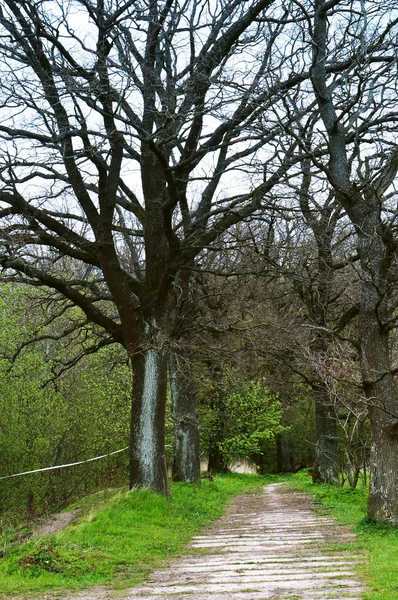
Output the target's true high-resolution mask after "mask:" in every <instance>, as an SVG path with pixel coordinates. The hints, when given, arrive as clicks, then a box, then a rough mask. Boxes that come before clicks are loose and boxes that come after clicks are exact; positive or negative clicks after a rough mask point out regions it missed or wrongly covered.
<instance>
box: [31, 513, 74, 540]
mask: <svg viewBox="0 0 398 600" xmlns="http://www.w3.org/2000/svg"><path fill="white" fill-rule="evenodd" d="M79 513H80V510H79V509H77V510H71V511H69V512H63V513H59V514H57V515H52V516H51V517H49V518H48V519H46V520H45V521H44V522H43V523H41V524H39V525H38V526H37V527H35V528H34V530H33V536H34V537H36V536H41V535H52V534H53V533H57V532H58V531H61V530H62V529H64V528H65V527H66V526H67V525H69V524H70V523H73V521H74V520H75V519H76V518H77V517H78V516H79Z"/></svg>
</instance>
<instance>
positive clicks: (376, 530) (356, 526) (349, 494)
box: [289, 473, 398, 600]
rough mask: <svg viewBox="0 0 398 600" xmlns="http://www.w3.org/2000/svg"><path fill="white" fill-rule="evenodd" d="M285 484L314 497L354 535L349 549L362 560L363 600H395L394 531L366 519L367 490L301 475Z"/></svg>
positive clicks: (397, 533) (397, 538)
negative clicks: (365, 587)
mask: <svg viewBox="0 0 398 600" xmlns="http://www.w3.org/2000/svg"><path fill="white" fill-rule="evenodd" d="M289 485H291V486H293V487H295V488H298V489H300V490H302V491H304V492H308V493H311V494H313V495H314V500H315V502H319V505H318V506H319V507H320V509H321V510H327V511H330V513H331V514H333V515H334V516H335V517H336V518H337V519H338V520H339V521H340V522H342V523H345V524H346V525H349V526H350V527H351V528H352V529H353V530H354V531H355V533H356V536H357V541H356V543H355V544H354V545H353V550H354V551H357V552H358V553H361V554H363V555H364V557H365V564H364V565H361V567H360V569H361V570H362V575H363V576H364V577H365V578H366V581H367V582H368V585H369V590H370V591H369V593H367V594H366V595H365V599H366V600H397V599H398V530H397V529H395V528H392V527H389V526H386V525H376V524H375V523H371V522H369V521H368V520H367V519H366V502H367V490H364V489H362V488H358V489H356V490H351V489H349V488H343V489H342V488H340V487H337V486H331V485H322V484H319V483H315V484H313V483H312V481H311V478H310V477H306V476H305V473H297V474H296V475H294V476H293V477H291V478H289Z"/></svg>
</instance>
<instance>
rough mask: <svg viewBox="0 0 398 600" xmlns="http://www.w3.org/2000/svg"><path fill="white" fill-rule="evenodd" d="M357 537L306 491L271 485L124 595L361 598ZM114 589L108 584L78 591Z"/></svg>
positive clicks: (128, 598) (177, 599) (194, 599)
mask: <svg viewBox="0 0 398 600" xmlns="http://www.w3.org/2000/svg"><path fill="white" fill-rule="evenodd" d="M353 539H354V536H353V534H351V533H350V532H349V531H348V530H347V529H346V528H345V527H343V526H341V525H339V524H338V523H336V521H334V520H333V519H331V518H330V517H328V516H323V515H319V514H316V513H315V512H314V510H313V508H312V504H311V501H310V500H309V499H308V498H306V497H305V496H303V495H301V494H299V493H296V492H293V491H291V490H289V489H288V488H286V487H284V486H283V484H272V485H267V486H266V487H265V488H264V492H263V493H262V494H261V495H258V494H255V495H248V494H245V495H243V496H240V497H239V498H237V499H236V501H235V503H234V505H233V508H232V509H231V510H230V511H229V512H228V513H227V514H226V515H224V516H223V517H222V518H221V519H219V520H218V521H216V522H215V523H214V524H213V527H212V528H211V529H210V530H209V531H208V532H207V533H204V534H203V535H199V536H196V537H194V538H193V539H192V542H191V544H190V546H189V547H188V549H187V552H188V553H187V554H186V555H185V556H184V557H182V558H180V559H178V560H177V561H175V562H173V564H172V565H171V566H169V567H167V568H163V569H158V570H157V571H155V572H154V573H153V574H152V576H151V578H150V580H149V581H148V582H147V583H146V584H143V585H141V586H139V587H137V588H133V589H131V590H128V591H127V592H125V593H124V596H123V600H143V599H145V598H148V600H183V599H184V600H227V599H228V600H229V599H230V600H266V599H268V598H271V599H273V600H288V599H290V600H317V599H318V598H319V599H322V600H332V599H333V600H337V599H339V600H343V599H350V600H359V599H360V597H361V595H362V593H363V592H364V591H365V589H364V585H363V584H362V583H361V582H360V581H359V579H358V577H357V575H356V573H355V565H356V564H357V562H358V559H356V558H355V557H353V555H352V552H351V551H350V548H349V547H350V543H351V542H352V540H353ZM339 548H340V549H339ZM108 594H109V595H108ZM112 597H113V595H112V593H109V591H108V592H106V593H105V594H104V595H101V594H100V595H98V594H97V595H96V596H92V595H90V593H87V592H86V593H82V594H81V595H79V596H75V597H74V598H75V600H94V599H95V598H97V599H98V600H99V599H100V598H101V599H104V600H105V598H112ZM117 597H118V598H121V596H120V595H118V596H117Z"/></svg>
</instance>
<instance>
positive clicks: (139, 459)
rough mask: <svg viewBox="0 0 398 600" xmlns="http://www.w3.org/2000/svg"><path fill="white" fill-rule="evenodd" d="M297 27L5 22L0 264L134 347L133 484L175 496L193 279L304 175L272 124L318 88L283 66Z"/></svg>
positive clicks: (85, 4) (138, 17)
mask: <svg viewBox="0 0 398 600" xmlns="http://www.w3.org/2000/svg"><path fill="white" fill-rule="evenodd" d="M294 10H295V11H296V12H297V9H294ZM293 20H294V19H292V16H291V14H289V11H288V10H287V9H282V8H281V7H279V5H278V6H277V5H276V3H275V2H273V0H257V1H256V2H250V3H246V2H242V1H240V0H236V1H234V2H232V3H231V2H226V1H221V2H217V3H214V4H212V3H208V2H207V1H204V0H187V1H186V2H183V3H180V2H174V1H171V0H165V1H162V2H161V1H157V0H151V1H149V0H148V1H146V0H142V1H141V0H139V1H133V0H126V1H125V2H121V1H120V0H108V1H105V0H98V2H97V1H94V0H72V1H71V2H63V1H61V0H59V1H58V2H54V1H52V2H46V1H45V2H41V3H37V2H35V1H34V0H25V1H24V2H23V3H21V2H19V1H18V0H5V1H4V2H3V3H2V7H1V8H0V51H1V56H0V60H1V69H2V85H1V92H0V115H1V124H0V134H1V139H2V146H1V148H2V149H1V155H0V161H1V165H0V173H1V188H0V203H1V208H0V218H1V241H2V249H1V258H0V263H1V265H2V267H3V270H4V274H5V275H6V276H11V275H12V273H16V274H18V277H19V280H21V281H25V282H27V283H31V284H34V285H44V286H47V287H49V288H52V289H54V290H56V291H57V292H58V293H59V294H61V295H62V296H63V297H64V298H66V299H67V301H68V302H69V303H71V304H73V305H75V306H77V307H78V308H79V309H80V310H81V313H82V315H83V316H82V321H88V322H92V323H95V324H96V326H98V328H99V329H101V330H102V331H103V332H104V333H103V341H102V342H101V343H103V344H105V343H119V344H122V345H123V346H124V347H125V349H126V351H127V354H128V356H129V359H130V361H131V364H132V371H133V400H132V413H131V415H132V417H131V457H130V465H131V476H130V482H131V485H146V486H149V487H151V488H153V489H155V490H158V491H161V492H163V493H167V479H166V470H165V458H164V413H165V401H166V377H167V356H168V355H169V354H170V353H171V354H172V353H173V352H174V350H173V339H175V338H179V336H180V334H179V333H178V331H176V323H177V322H178V319H176V314H178V312H179V310H180V309H182V308H181V306H182V305H181V302H180V301H181V294H180V289H181V285H180V283H181V279H183V278H184V269H185V268H187V267H191V266H192V261H193V260H194V259H195V257H196V256H197V255H198V254H199V253H200V252H201V251H202V249H204V248H206V247H207V246H208V245H209V244H211V243H212V242H213V241H214V240H216V239H217V238H218V237H219V236H220V235H222V234H223V232H225V231H226V230H227V229H228V228H229V227H230V226H231V225H233V224H235V223H237V222H239V221H240V220H242V219H244V218H245V217H247V216H249V215H251V214H253V213H255V212H256V211H258V210H260V209H261V206H262V201H263V199H264V198H265V197H266V195H267V193H268V192H269V191H270V190H271V189H272V188H273V187H275V186H276V185H277V184H278V182H279V181H281V180H282V179H283V177H284V176H285V174H286V172H287V171H288V170H289V168H290V167H291V165H292V162H293V161H294V160H296V159H293V158H292V157H293V148H294V147H295V146H296V145H297V142H296V141H295V140H293V142H292V143H290V144H289V143H288V142H287V139H288V138H286V135H285V137H284V140H279V136H280V134H281V127H280V124H279V120H278V119H274V118H272V113H269V118H268V116H267V109H268V108H270V107H275V106H276V105H280V111H283V104H282V101H281V90H285V91H286V90H288V89H290V88H292V87H294V86H295V85H297V82H298V81H301V80H302V79H303V77H308V73H307V74H306V75H300V76H298V75H296V74H294V72H292V71H291V68H292V64H293V63H294V61H293V60H292V57H291V56H289V50H288V49H286V51H285V52H282V53H281V52H274V49H275V48H277V46H278V40H279V39H281V40H282V39H284V38H283V34H284V29H285V27H287V26H289V27H291V24H292V21H293ZM281 44H282V42H281V43H280V44H279V47H281ZM256 121H259V122H261V126H259V127H258V128H257V129H253V124H254V123H255V122H256ZM287 122H289V118H288V117H287ZM264 160H266V162H267V169H266V171H264V174H263V175H262V176H261V177H259V175H258V165H259V164H262V163H264ZM243 164H245V165H246V166H245V169H244V170H240V167H241V166H242V165H243ZM70 259H73V260H74V261H75V262H76V263H79V264H80V270H79V272H80V273H81V275H80V276H76V269H74V270H73V272H71V271H68V270H67V269H65V268H64V265H65V264H67V261H68V260H70Z"/></svg>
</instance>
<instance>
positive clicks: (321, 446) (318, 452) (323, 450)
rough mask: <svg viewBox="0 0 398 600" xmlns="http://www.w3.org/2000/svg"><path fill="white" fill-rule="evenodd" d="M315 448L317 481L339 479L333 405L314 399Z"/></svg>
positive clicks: (335, 422)
mask: <svg viewBox="0 0 398 600" xmlns="http://www.w3.org/2000/svg"><path fill="white" fill-rule="evenodd" d="M315 417H316V438H317V443H316V448H315V460H316V465H317V467H318V473H319V481H321V482H323V483H336V482H337V481H338V480H339V471H338V465H337V451H338V438H337V419H336V415H335V412H334V408H333V406H330V405H328V404H327V403H326V402H322V401H320V400H319V399H317V400H316V401H315Z"/></svg>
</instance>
